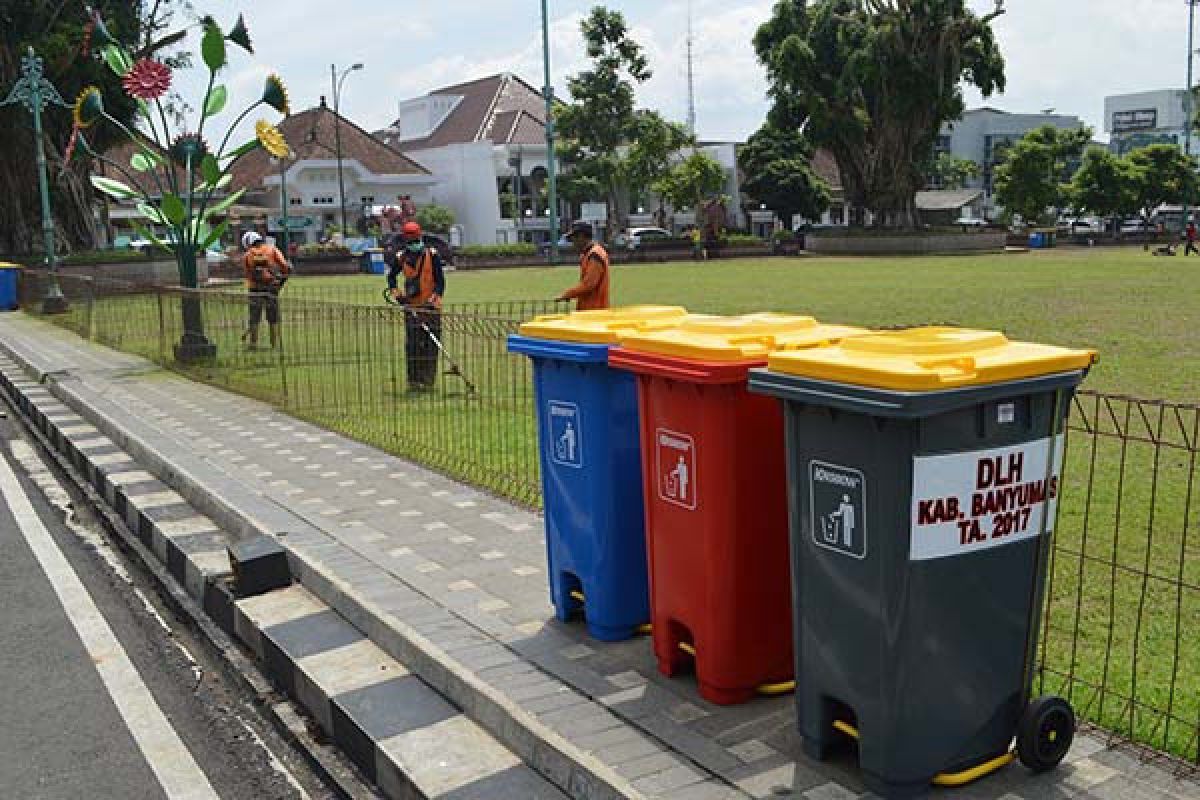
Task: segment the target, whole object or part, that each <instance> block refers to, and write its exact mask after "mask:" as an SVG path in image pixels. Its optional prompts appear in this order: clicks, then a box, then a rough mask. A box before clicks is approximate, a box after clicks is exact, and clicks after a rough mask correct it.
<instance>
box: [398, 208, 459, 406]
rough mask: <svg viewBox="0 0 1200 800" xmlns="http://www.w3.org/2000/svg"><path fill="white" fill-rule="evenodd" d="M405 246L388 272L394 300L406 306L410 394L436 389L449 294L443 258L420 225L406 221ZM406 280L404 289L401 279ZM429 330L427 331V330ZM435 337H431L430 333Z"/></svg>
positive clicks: (405, 354)
mask: <svg viewBox="0 0 1200 800" xmlns="http://www.w3.org/2000/svg"><path fill="white" fill-rule="evenodd" d="M401 235H402V236H403V239H404V241H403V246H402V247H401V248H400V249H398V250H397V251H396V255H395V257H394V258H393V259H392V264H391V269H389V270H388V274H387V284H388V290H389V291H390V292H391V294H392V298H393V299H394V300H396V302H398V303H400V304H401V305H403V306H404V359H405V369H406V373H407V377H408V390H409V391H410V392H423V391H429V390H430V389H433V387H434V384H435V383H436V381H437V373H438V344H437V341H435V340H434V339H433V336H436V337H437V338H438V339H439V340H440V339H441V337H442V295H443V294H445V291H446V275H445V264H444V263H443V262H442V256H441V255H440V254H439V253H438V251H437V250H436V249H434V248H432V247H428V246H427V245H426V244H425V242H424V240H422V238H421V226H420V225H418V224H417V223H415V222H406V223H404V227H403V228H402V230H401ZM401 277H403V278H404V284H403V287H401V285H400V278H401ZM426 329H428V330H426ZM431 333H432V334H433V336H430V334H431Z"/></svg>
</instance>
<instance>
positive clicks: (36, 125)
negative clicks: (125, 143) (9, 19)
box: [0, 47, 68, 314]
mask: <svg viewBox="0 0 1200 800" xmlns="http://www.w3.org/2000/svg"><path fill="white" fill-rule="evenodd" d="M15 103H20V104H21V105H23V106H25V108H26V109H28V110H29V113H30V114H32V115H33V138H34V147H35V150H36V153H37V173H38V190H39V191H40V192H41V199H42V242H43V246H44V247H45V249H46V269H47V270H48V271H49V274H50V283H49V285H48V286H47V287H46V296H45V297H44V298H42V313H43V314H62V313H63V312H65V311H66V310H67V299H66V298H65V297H63V293H62V288H61V287H59V285H58V258H57V256H56V254H55V252H54V217H53V216H52V215H51V213H50V184H49V182H48V181H47V180H46V151H45V146H44V144H43V142H42V110H43V109H44V108H45V107H46V106H48V105H56V106H62V107H64V108H66V107H68V106H67V104H66V103H65V102H64V101H63V99H62V95H60V94H59V93H58V90H57V89H55V88H54V84H52V83H50V81H49V80H47V79H46V77H45V75H44V72H43V67H42V59H41V58H40V57H39V56H38V55H36V54H35V53H34V52H33V48H32V47H31V48H29V50H28V52H27V53H26V54H25V56H24V57H23V58H22V59H21V79H20V80H18V81H17V82H16V84H15V85H14V86H13V88H12V91H10V92H9V93H8V97H7V98H6V99H5V100H4V101H3V102H0V106H8V105H13V104H15Z"/></svg>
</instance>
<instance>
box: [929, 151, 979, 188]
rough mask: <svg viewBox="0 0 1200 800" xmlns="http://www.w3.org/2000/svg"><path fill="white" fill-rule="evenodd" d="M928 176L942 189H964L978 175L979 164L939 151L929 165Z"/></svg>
mask: <svg viewBox="0 0 1200 800" xmlns="http://www.w3.org/2000/svg"><path fill="white" fill-rule="evenodd" d="M929 177H930V179H931V182H933V183H936V184H937V185H938V186H939V187H940V188H942V189H965V188H966V187H967V184H968V183H969V182H971V181H972V180H974V179H975V178H978V177H979V165H978V164H976V163H975V162H974V161H972V160H971V159H969V158H958V157H957V156H955V155H952V154H950V153H939V154H938V156H937V158H935V159H934V160H933V164H932V165H931V166H930V169H929Z"/></svg>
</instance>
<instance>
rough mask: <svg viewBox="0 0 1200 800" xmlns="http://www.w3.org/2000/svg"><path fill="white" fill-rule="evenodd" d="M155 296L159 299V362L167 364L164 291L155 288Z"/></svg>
mask: <svg viewBox="0 0 1200 800" xmlns="http://www.w3.org/2000/svg"><path fill="white" fill-rule="evenodd" d="M154 298H155V299H156V300H157V301H158V363H159V364H165V363H166V360H167V357H166V348H167V312H166V309H165V308H164V307H163V293H162V290H161V289H155V291H154Z"/></svg>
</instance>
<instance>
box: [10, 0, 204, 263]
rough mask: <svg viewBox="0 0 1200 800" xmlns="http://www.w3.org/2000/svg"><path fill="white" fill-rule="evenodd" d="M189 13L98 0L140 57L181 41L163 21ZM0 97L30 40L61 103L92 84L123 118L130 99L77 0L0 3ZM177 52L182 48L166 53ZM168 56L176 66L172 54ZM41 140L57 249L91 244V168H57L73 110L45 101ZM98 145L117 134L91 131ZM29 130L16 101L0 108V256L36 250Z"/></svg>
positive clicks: (174, 4) (170, 0)
mask: <svg viewBox="0 0 1200 800" xmlns="http://www.w3.org/2000/svg"><path fill="white" fill-rule="evenodd" d="M189 10H190V4H189V3H187V2H185V1H184V0H156V1H154V2H145V1H140V0H111V1H110V2H107V3H105V4H104V14H105V19H106V21H107V22H108V30H109V32H110V33H111V34H112V35H113V37H114V38H115V39H116V40H117V41H118V42H120V43H121V44H122V45H125V46H126V47H127V48H128V49H129V50H131V51H132V52H134V53H136V54H137V55H138V56H144V55H150V54H155V55H156V56H157V57H159V58H163V57H164V53H170V51H171V48H172V47H174V46H175V45H176V44H177V42H178V41H179V39H178V37H177V36H175V35H172V34H169V33H168V32H167V31H168V28H171V27H178V26H179V25H180V24H181V23H182V22H183V20H182V19H178V18H180V17H182V16H183V15H184V13H186V12H188V11H189ZM0 20H3V25H0V100H3V99H4V98H5V97H7V95H8V92H9V89H10V88H11V87H12V85H13V84H14V83H15V82H16V81H17V79H18V78H19V77H20V69H21V57H22V56H23V55H24V54H25V52H26V50H27V49H28V48H29V47H33V48H34V50H35V51H36V52H37V54H38V55H39V56H41V57H42V58H43V59H44V62H45V70H46V77H47V78H48V79H49V80H50V81H51V82H52V83H54V85H55V86H56V87H57V88H58V90H59V92H60V94H61V95H62V97H63V99H64V100H65V101H67V102H68V103H70V102H72V101H73V100H74V99H75V96H76V95H77V94H78V93H79V92H80V91H81V90H82V89H83V88H84V87H85V86H97V87H99V88H100V89H101V91H102V92H103V93H104V95H105V96H106V97H111V98H113V100H112V101H111V102H110V104H109V106H108V112H109V113H110V114H112V115H113V116H114V117H115V118H117V119H119V120H121V121H122V122H125V123H128V122H130V121H131V120H132V119H133V116H134V104H133V101H132V100H130V99H128V98H127V97H126V96H125V95H124V93H123V92H121V90H120V89H121V82H120V78H118V77H117V76H116V75H114V74H113V73H112V71H111V70H109V69H108V67H107V66H105V64H104V63H103V62H102V61H99V60H97V59H95V58H93V57H92V56H91V55H90V50H89V49H88V48H87V47H86V45H87V41H86V40H87V38H88V37H89V35H90V34H89V25H88V22H89V18H88V16H87V14H86V13H85V10H84V6H83V4H82V3H68V2H47V1H46V0H0ZM172 58H175V59H180V58H182V59H185V60H186V54H179V53H173V54H172ZM173 63H178V61H175V62H173ZM42 124H43V126H44V137H43V146H44V147H45V151H46V159H47V162H48V165H49V179H50V193H51V206H52V208H53V212H54V221H55V229H56V231H57V234H58V243H57V247H58V248H60V249H64V250H69V249H74V248H79V247H91V246H93V245H94V242H95V237H96V228H95V221H94V217H93V213H92V208H93V192H92V187H91V185H90V184H89V182H88V174H89V173H90V171H91V165H90V164H89V163H87V162H86V160H85V159H82V158H76V159H75V161H74V162H73V163H72V164H71V165H70V166H68V167H64V164H63V153H64V151H65V149H66V146H67V142H68V141H69V140H70V138H71V129H72V120H71V111H70V109H67V108H59V107H57V106H49V107H47V109H46V110H45V112H44V113H43V115H42ZM90 141H91V144H92V146H93V147H94V148H96V149H97V150H99V151H103V150H104V149H107V148H108V147H109V146H111V145H114V144H117V143H119V142H120V141H121V136H120V134H119V133H118V132H116V131H115V130H111V129H110V130H108V131H104V132H102V133H96V134H93V136H92V137H91V138H90ZM33 147H34V142H33V130H32V127H31V121H30V115H29V112H28V111H27V110H26V109H25V108H24V107H23V106H21V105H19V104H17V105H10V106H5V107H3V108H0V186H3V187H4V191H3V192H2V193H0V219H2V220H4V224H2V225H0V253H12V254H26V253H31V252H35V251H37V250H40V249H41V245H42V236H41V212H40V201H39V196H38V182H37V173H36V167H35V163H34V158H33V152H34V151H33Z"/></svg>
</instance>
